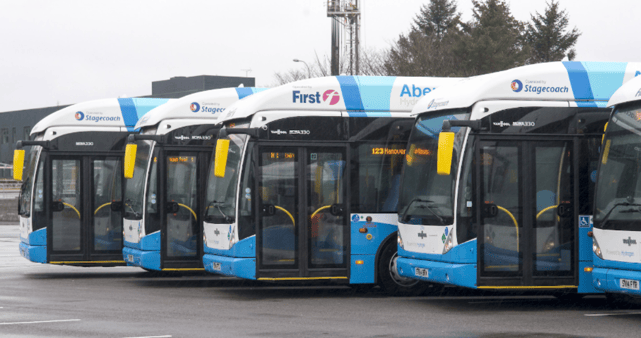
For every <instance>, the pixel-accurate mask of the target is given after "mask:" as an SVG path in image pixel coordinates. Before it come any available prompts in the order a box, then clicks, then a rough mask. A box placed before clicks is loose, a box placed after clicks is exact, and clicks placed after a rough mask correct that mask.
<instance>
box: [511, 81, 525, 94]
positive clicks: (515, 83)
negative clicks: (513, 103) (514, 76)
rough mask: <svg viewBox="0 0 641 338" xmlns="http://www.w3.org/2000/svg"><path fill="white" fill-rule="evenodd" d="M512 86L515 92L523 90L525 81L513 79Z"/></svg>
mask: <svg viewBox="0 0 641 338" xmlns="http://www.w3.org/2000/svg"><path fill="white" fill-rule="evenodd" d="M511 87H512V91H514V92H515V93H518V92H520V91H521V90H523V82H521V81H519V80H514V81H512V84H511Z"/></svg>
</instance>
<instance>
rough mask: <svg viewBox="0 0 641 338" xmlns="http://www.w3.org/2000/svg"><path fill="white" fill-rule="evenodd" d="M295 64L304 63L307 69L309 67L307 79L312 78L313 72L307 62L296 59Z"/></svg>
mask: <svg viewBox="0 0 641 338" xmlns="http://www.w3.org/2000/svg"><path fill="white" fill-rule="evenodd" d="M294 62H302V63H304V64H305V67H307V78H310V79H311V78H312V71H311V70H310V69H309V65H307V62H305V61H303V60H299V59H294Z"/></svg>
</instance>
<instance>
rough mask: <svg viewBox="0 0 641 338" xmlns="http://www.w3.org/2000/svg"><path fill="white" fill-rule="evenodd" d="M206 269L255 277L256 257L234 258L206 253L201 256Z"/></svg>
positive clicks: (228, 274) (229, 274) (242, 276)
mask: <svg viewBox="0 0 641 338" xmlns="http://www.w3.org/2000/svg"><path fill="white" fill-rule="evenodd" d="M203 266H204V267H205V270H206V271H209V272H212V273H217V274H221V275H225V276H232V277H239V278H245V279H256V258H236V257H227V256H220V255H212V254H206V255H204V256H203Z"/></svg>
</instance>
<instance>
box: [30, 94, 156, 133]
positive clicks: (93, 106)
mask: <svg viewBox="0 0 641 338" xmlns="http://www.w3.org/2000/svg"><path fill="white" fill-rule="evenodd" d="M167 101H169V99H151V98H124V99H103V100H95V101H87V102H82V103H77V104H74V105H71V106H69V107H66V108H63V109H60V110H58V111H55V112H53V113H51V114H49V115H47V116H46V117H45V118H43V119H42V120H40V121H39V122H38V123H36V125H35V126H34V127H33V129H31V134H32V135H33V134H36V133H40V132H42V131H44V130H46V129H47V128H50V127H56V126H57V127H60V126H65V127H70V126H71V127H76V126H82V127H92V126H93V127H127V130H129V131H133V130H134V126H135V125H136V123H137V122H138V119H140V118H141V117H142V116H143V115H145V114H146V113H148V112H149V111H150V110H152V109H154V108H156V107H158V106H160V105H162V104H164V103H166V102H167Z"/></svg>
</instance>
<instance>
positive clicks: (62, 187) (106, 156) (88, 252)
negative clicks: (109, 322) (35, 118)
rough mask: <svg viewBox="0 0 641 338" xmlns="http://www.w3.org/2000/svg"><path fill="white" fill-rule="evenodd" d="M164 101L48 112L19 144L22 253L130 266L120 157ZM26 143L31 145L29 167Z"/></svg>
mask: <svg viewBox="0 0 641 338" xmlns="http://www.w3.org/2000/svg"><path fill="white" fill-rule="evenodd" d="M167 101H168V100H167V99H149V98H120V99H104V100H96V101H88V102H84V103H79V104H74V105H72V106H69V107H66V108H63V109H60V110H58V111H56V112H54V113H51V114H50V115H48V116H47V117H45V118H43V119H42V120H40V122H38V123H37V124H36V125H35V126H34V127H33V130H32V131H31V139H32V140H22V141H18V142H17V145H16V148H17V149H16V151H15V153H14V166H13V167H14V178H15V179H16V180H19V181H22V178H23V177H22V176H23V174H24V176H25V177H24V180H23V183H22V186H21V190H20V198H19V202H18V213H19V217H20V254H21V255H22V256H23V257H25V258H26V259H28V260H30V261H32V262H37V263H50V264H64V265H76V266H114V265H125V262H124V261H123V260H122V217H121V216H120V214H121V212H122V207H123V203H122V199H121V196H122V190H121V183H122V157H123V154H124V146H125V143H126V138H127V135H129V133H131V132H133V131H134V130H135V128H134V126H135V125H136V122H138V119H139V118H140V117H142V116H143V115H145V114H146V113H147V112H148V111H150V110H151V109H153V108H156V107H157V106H160V105H162V104H165V103H166V102H167ZM24 146H31V149H30V150H29V156H28V158H27V163H26V166H24V160H25V150H24V149H21V148H22V147H24Z"/></svg>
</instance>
